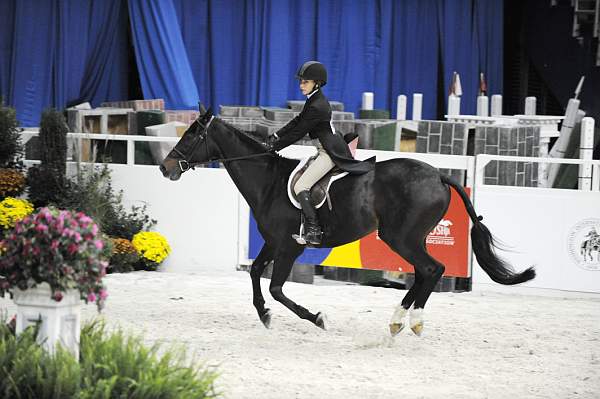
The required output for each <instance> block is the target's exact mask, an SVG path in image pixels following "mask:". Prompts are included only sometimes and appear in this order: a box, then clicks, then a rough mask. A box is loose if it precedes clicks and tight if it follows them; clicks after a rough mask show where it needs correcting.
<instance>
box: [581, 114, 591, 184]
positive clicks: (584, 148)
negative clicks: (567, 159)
mask: <svg viewBox="0 0 600 399" xmlns="http://www.w3.org/2000/svg"><path fill="white" fill-rule="evenodd" d="M593 152H594V118H590V117H586V118H583V119H582V120H581V140H580V145H579V158H581V159H592V154H593ZM577 186H578V188H579V189H580V190H585V191H590V190H591V189H592V165H591V164H583V165H579V179H578V185H577Z"/></svg>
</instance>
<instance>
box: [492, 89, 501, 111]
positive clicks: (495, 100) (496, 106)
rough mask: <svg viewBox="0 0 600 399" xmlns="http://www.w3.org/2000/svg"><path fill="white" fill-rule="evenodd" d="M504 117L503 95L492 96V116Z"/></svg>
mask: <svg viewBox="0 0 600 399" xmlns="http://www.w3.org/2000/svg"><path fill="white" fill-rule="evenodd" d="M500 115H502V95H500V94H494V95H493V96H492V116H500Z"/></svg>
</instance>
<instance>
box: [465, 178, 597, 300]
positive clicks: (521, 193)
mask: <svg viewBox="0 0 600 399" xmlns="http://www.w3.org/2000/svg"><path fill="white" fill-rule="evenodd" d="M475 209H476V210H477V214H478V215H482V216H483V218H484V219H483V222H484V223H485V225H486V226H487V227H488V228H489V229H490V231H491V232H492V234H494V235H495V236H496V237H497V238H499V239H500V240H501V241H502V242H503V243H505V244H506V245H507V246H509V247H510V252H504V251H502V252H499V254H501V256H502V257H503V258H505V259H506V260H508V261H509V262H510V263H511V264H513V265H514V267H515V269H516V270H522V269H524V268H525V267H528V266H535V268H536V271H537V276H536V278H535V279H533V280H531V281H530V282H528V283H525V284H523V285H522V286H526V287H534V288H552V289H561V290H567V291H583V292H600V262H598V261H592V262H589V261H588V262H584V261H583V258H582V257H581V255H580V253H579V248H580V245H581V242H582V240H583V239H584V237H583V235H584V234H585V232H587V231H589V229H590V228H591V226H594V225H595V226H596V229H597V230H598V232H599V233H600V193H598V192H585V191H577V190H558V189H541V188H523V187H520V188H516V187H500V186H478V187H476V190H475ZM596 255H597V254H596V253H595V254H594V257H595V256H596ZM473 283H474V285H475V284H483V285H485V284H493V285H496V283H493V282H492V281H491V280H490V279H489V277H488V276H487V275H486V274H485V272H484V271H483V270H482V269H481V268H480V267H479V265H478V264H476V260H475V257H473Z"/></svg>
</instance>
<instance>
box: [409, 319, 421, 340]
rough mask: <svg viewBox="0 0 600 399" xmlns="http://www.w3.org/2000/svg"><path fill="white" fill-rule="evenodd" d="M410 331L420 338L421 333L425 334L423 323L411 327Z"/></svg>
mask: <svg viewBox="0 0 600 399" xmlns="http://www.w3.org/2000/svg"><path fill="white" fill-rule="evenodd" d="M410 329H411V330H412V332H414V333H415V335H416V336H418V337H420V336H421V333H422V332H423V322H420V323H417V324H415V325H414V326H411V327H410Z"/></svg>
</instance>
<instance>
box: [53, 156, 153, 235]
mask: <svg viewBox="0 0 600 399" xmlns="http://www.w3.org/2000/svg"><path fill="white" fill-rule="evenodd" d="M122 202H123V192H122V191H119V192H115V190H114V188H113V186H112V180H111V175H110V169H108V167H107V166H106V165H103V166H102V167H98V166H92V167H81V166H80V167H79V168H78V171H77V174H76V176H75V177H74V178H72V179H71V180H70V181H69V182H68V189H67V190H66V191H65V193H64V195H63V197H62V198H61V200H60V207H62V208H66V209H75V210H78V211H81V212H84V213H85V214H86V215H90V216H91V217H92V219H94V221H95V222H96V223H98V225H99V226H100V229H101V230H102V232H103V233H104V234H106V235H109V236H111V237H119V238H127V239H128V240H131V239H132V238H133V236H134V235H135V234H136V233H138V232H140V231H141V230H148V229H151V228H152V227H153V226H154V225H155V224H156V220H153V219H151V218H150V217H149V216H148V214H147V213H146V209H147V207H146V205H143V206H141V207H136V206H133V207H131V211H126V210H125V207H124V206H123V203H122Z"/></svg>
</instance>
